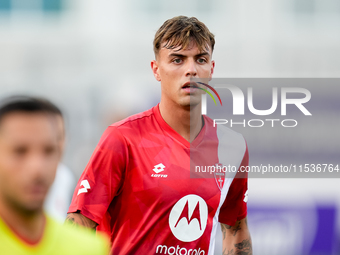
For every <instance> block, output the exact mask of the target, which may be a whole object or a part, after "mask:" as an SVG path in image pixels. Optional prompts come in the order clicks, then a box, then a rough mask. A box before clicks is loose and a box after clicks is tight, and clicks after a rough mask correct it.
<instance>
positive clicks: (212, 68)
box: [209, 60, 215, 80]
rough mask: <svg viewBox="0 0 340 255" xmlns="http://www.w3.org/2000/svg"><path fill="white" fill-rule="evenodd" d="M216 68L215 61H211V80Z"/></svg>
mask: <svg viewBox="0 0 340 255" xmlns="http://www.w3.org/2000/svg"><path fill="white" fill-rule="evenodd" d="M214 69H215V61H214V60H212V61H211V67H210V76H209V80H211V79H212V75H213V73H214Z"/></svg>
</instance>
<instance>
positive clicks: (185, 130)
mask: <svg viewBox="0 0 340 255" xmlns="http://www.w3.org/2000/svg"><path fill="white" fill-rule="evenodd" d="M159 111H160V113H161V115H162V118H163V119H164V121H165V122H166V123H167V124H168V125H169V126H170V127H172V128H173V129H174V130H175V131H176V132H177V133H178V134H180V135H181V136H182V137H183V138H184V139H186V140H187V141H189V142H190V143H191V142H192V141H193V140H194V139H195V138H196V136H197V135H198V134H199V132H200V131H201V129H202V126H203V122H202V115H201V106H200V105H196V106H191V107H182V106H180V105H176V104H171V103H169V102H165V100H162V101H161V103H160V104H159Z"/></svg>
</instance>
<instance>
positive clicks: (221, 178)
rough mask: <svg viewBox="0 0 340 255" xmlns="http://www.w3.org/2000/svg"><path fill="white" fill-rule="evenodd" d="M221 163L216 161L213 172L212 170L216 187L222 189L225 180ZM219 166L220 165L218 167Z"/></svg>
mask: <svg viewBox="0 0 340 255" xmlns="http://www.w3.org/2000/svg"><path fill="white" fill-rule="evenodd" d="M221 165H222V164H220V163H218V164H216V167H215V172H214V176H215V181H216V184H217V187H218V188H219V189H220V190H222V188H223V186H224V181H225V173H224V172H222V170H221V169H222V167H221ZM219 166H220V167H219ZM220 170H221V171H220Z"/></svg>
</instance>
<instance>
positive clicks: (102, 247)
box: [0, 97, 108, 255]
mask: <svg viewBox="0 0 340 255" xmlns="http://www.w3.org/2000/svg"><path fill="white" fill-rule="evenodd" d="M56 110H57V107H56V106H55V105H53V104H52V103H50V102H48V101H46V100H43V99H36V98H31V97H12V98H9V99H5V100H4V102H2V103H1V105H0V254H1V255H31V254H32V255H33V254H34V255H39V254H44V255H45V254H50V255H53V254H70V255H71V254H72V255H74V254H98V255H104V254H108V250H107V249H108V247H107V245H106V242H105V239H104V238H103V237H101V236H97V237H96V236H94V234H93V233H91V232H90V231H89V230H86V229H85V228H80V227H79V228H74V227H73V226H69V225H61V224H58V223H56V222H55V221H54V220H52V219H51V218H49V217H47V216H46V215H45V213H44V212H43V203H44V199H45V197H46V194H47V192H48V189H49V187H50V186H51V184H52V183H53V180H54V176H55V172H56V169H57V166H58V163H59V160H60V157H61V153H62V148H61V147H60V137H59V135H60V133H59V132H58V127H57V125H58V121H57V118H56V115H55V111H56Z"/></svg>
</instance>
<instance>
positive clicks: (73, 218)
mask: <svg viewBox="0 0 340 255" xmlns="http://www.w3.org/2000/svg"><path fill="white" fill-rule="evenodd" d="M65 222H66V223H68V224H70V225H73V226H76V225H81V226H84V227H86V228H89V229H93V230H95V229H96V227H97V224H96V223H95V222H93V221H91V220H90V219H87V218H86V217H85V216H83V215H82V214H80V213H76V214H75V213H70V214H68V215H67V217H66V220H65Z"/></svg>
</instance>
